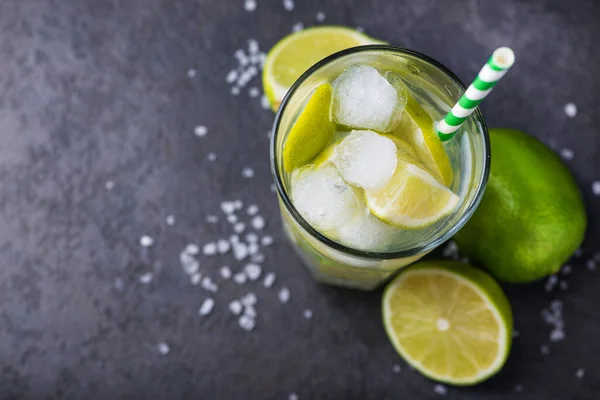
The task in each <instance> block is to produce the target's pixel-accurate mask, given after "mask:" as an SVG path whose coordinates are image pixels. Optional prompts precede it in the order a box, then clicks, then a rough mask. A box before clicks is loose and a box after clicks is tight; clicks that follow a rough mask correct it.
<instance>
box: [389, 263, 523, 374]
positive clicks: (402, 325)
mask: <svg viewBox="0 0 600 400" xmlns="http://www.w3.org/2000/svg"><path fill="white" fill-rule="evenodd" d="M382 309H383V323H384V325H385V329H386V331H387V334H388V337H389V338H390V340H391V342H392V344H393V345H394V347H395V348H396V351H397V352H398V353H399V354H400V355H401V356H402V357H403V358H404V359H405V360H406V361H407V362H408V363H409V364H410V365H411V366H413V367H414V368H415V369H417V370H418V371H420V372H421V373H422V374H424V375H426V376H427V377H429V378H431V379H434V380H437V381H441V382H446V383H449V384H453V385H472V384H475V383H478V382H481V381H483V380H485V379H487V378H489V377H490V376H492V375H494V374H495V373H496V372H498V371H499V370H500V368H502V366H503V365H504V363H505V361H506V358H507V356H508V353H509V350H510V346H511V341H512V324H513V322H512V312H511V309H510V304H509V302H508V300H507V299H506V296H505V295H504V293H503V292H502V289H501V288H500V286H498V284H497V283H496V282H495V281H494V280H492V278H490V276H489V275H487V274H486V273H485V272H483V271H481V270H479V269H476V268H474V267H471V266H469V265H466V264H461V263H459V262H456V261H426V262H420V263H418V264H416V265H415V266H414V267H410V268H407V269H406V270H405V271H403V272H401V273H400V275H398V277H397V278H396V279H394V280H393V281H392V282H391V283H390V284H389V285H388V287H387V288H386V290H385V292H384V294H383V301H382Z"/></svg>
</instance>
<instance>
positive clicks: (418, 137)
mask: <svg viewBox="0 0 600 400" xmlns="http://www.w3.org/2000/svg"><path fill="white" fill-rule="evenodd" d="M407 97H408V98H407V102H406V108H405V109H404V112H403V113H402V118H401V120H400V123H399V125H398V126H397V127H396V129H395V130H394V132H395V134H396V135H398V136H400V137H402V138H404V139H406V140H407V141H408V142H409V143H410V144H411V145H412V146H413V147H414V149H415V151H416V152H417V154H418V156H419V158H420V159H421V162H420V163H419V164H421V165H422V166H423V168H424V169H425V170H427V171H430V172H431V173H433V175H434V176H435V177H436V178H437V179H438V180H439V181H440V182H442V183H443V184H444V185H446V186H450V185H451V184H452V179H453V172H452V165H451V164H450V159H449V158H448V154H446V150H445V149H444V145H443V144H442V141H441V140H440V138H439V137H438V135H437V134H436V132H435V130H434V129H433V121H432V120H431V117H430V116H429V114H427V112H426V111H425V110H424V109H423V107H421V105H420V104H419V103H418V102H417V101H416V100H415V99H413V98H412V97H411V96H410V95H408V94H407Z"/></svg>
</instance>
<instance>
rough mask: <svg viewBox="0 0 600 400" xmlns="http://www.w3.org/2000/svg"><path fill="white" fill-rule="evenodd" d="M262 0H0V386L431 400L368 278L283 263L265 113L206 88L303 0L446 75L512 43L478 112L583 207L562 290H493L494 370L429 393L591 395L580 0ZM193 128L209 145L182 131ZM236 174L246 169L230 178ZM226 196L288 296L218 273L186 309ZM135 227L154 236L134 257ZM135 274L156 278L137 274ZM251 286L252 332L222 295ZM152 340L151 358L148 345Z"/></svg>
mask: <svg viewBox="0 0 600 400" xmlns="http://www.w3.org/2000/svg"><path fill="white" fill-rule="evenodd" d="M257 1H258V9H257V10H256V11H255V12H253V13H248V12H246V11H244V9H243V1H242V0H235V1H233V0H231V1H220V2H218V1H211V0H200V1H193V0H187V1H172V0H163V1H160V0H123V1H117V0H115V1H107V0H106V1H98V0H77V1H60V0H56V1H45V0H3V1H2V2H0V220H1V223H0V249H1V251H0V266H1V268H0V371H1V379H0V398H2V399H13V398H14V399H17V398H18V399H45V398H57V399H58V398H60V399H80V398H89V399H92V398H93V399H96V398H97V399H125V398H127V399H136V398H140V399H142V398H143V399H179V398H194V399H287V398H288V396H289V394H290V393H297V394H298V395H299V397H300V399H377V400H383V399H413V398H419V399H427V398H432V399H434V398H438V397H439V395H437V394H435V393H434V391H433V387H434V383H433V382H431V381H428V380H427V379H425V378H423V377H421V376H420V375H418V374H417V373H416V372H413V371H410V370H409V369H408V368H407V367H406V365H405V364H404V362H402V361H401V360H400V359H399V358H398V357H397V356H396V355H395V353H394V351H393V349H392V347H391V346H390V344H389V343H388V341H387V339H386V337H385V333H384V331H383V329H382V326H381V322H380V317H379V299H380V293H379V292H375V293H367V294H364V293H355V292H350V291H344V290H339V289H333V288H327V287H320V286H318V285H317V284H315V283H314V282H313V281H312V280H311V279H310V278H309V277H308V276H307V274H306V273H305V271H304V270H303V269H302V268H301V267H300V263H299V260H298V259H297V258H296V257H295V256H294V255H293V254H292V252H291V250H290V247H289V246H288V245H287V244H286V243H284V241H283V238H282V233H281V228H280V224H279V221H278V216H277V210H276V200H275V196H274V193H272V192H271V190H270V184H271V177H270V174H269V165H268V148H267V143H268V142H267V136H266V132H267V131H268V130H269V128H270V124H271V121H272V118H273V115H272V114H271V113H270V112H268V111H265V110H263V109H262V108H261V107H260V102H259V101H258V99H250V98H249V97H248V95H247V93H246V92H245V91H244V92H243V93H242V94H241V95H240V96H237V97H236V96H232V95H231V94H230V93H229V89H230V87H229V85H228V84H227V83H226V82H225V75H226V73H227V71H229V70H230V69H231V68H232V67H234V66H236V65H237V62H236V61H235V59H234V57H233V53H234V51H235V50H236V49H238V48H240V47H246V40H247V39H248V38H250V37H252V38H255V39H257V40H258V41H259V42H260V45H261V48H262V49H263V50H266V49H268V48H269V47H270V46H272V45H273V44H274V43H275V42H276V41H277V40H278V39H279V38H281V37H282V36H283V35H285V34H287V33H288V32H290V30H291V27H292V26H293V25H294V24H295V23H297V22H302V23H304V24H305V25H307V26H308V25H313V24H315V14H316V12H317V11H319V10H321V11H324V12H325V13H326V16H327V19H326V22H327V23H332V24H345V25H349V26H362V27H364V28H365V30H366V31H367V32H368V33H370V34H372V35H373V36H376V37H379V38H381V39H384V40H388V41H390V42H392V43H394V44H398V45H401V46H406V47H409V48H413V49H416V50H419V51H422V52H424V53H427V54H429V55H431V56H433V57H434V58H436V59H438V60H440V61H441V62H443V63H445V64H446V65H448V66H449V67H450V68H451V69H452V70H454V71H455V72H456V73H457V74H458V75H459V76H460V77H462V78H463V79H464V80H469V79H470V78H472V77H473V76H474V74H475V73H476V72H477V71H478V69H479V66H480V64H481V63H482V61H483V60H485V59H486V57H487V56H488V54H489V53H490V51H491V50H492V49H493V48H494V47H496V46H499V45H504V44H507V45H510V46H512V47H513V48H514V49H515V52H516V54H517V59H518V61H517V64H516V65H515V67H514V70H513V71H512V72H511V73H510V74H509V75H508V76H507V77H506V79H505V81H504V82H503V83H502V84H501V85H500V86H499V87H498V88H497V89H496V91H495V92H494V94H493V95H492V96H491V98H490V99H489V101H487V102H486V104H485V107H484V111H485V113H486V116H487V119H488V121H489V124H490V125H492V126H510V127H514V128H521V129H524V130H527V131H529V132H531V133H533V134H534V135H536V136H538V137H539V138H541V139H542V140H544V141H545V142H546V143H548V144H549V145H551V146H553V147H554V148H556V149H557V150H559V149H561V148H569V149H572V150H573V151H574V152H575V158H574V159H573V160H571V161H568V162H567V163H568V165H569V167H570V168H571V169H572V171H573V173H574V174H575V175H576V177H577V180H578V182H579V183H580V185H581V189H582V191H583V193H584V195H585V198H586V202H587V205H588V209H589V217H590V219H589V232H588V238H587V241H586V244H585V246H584V250H583V255H582V256H581V257H580V258H578V259H577V260H575V261H574V262H573V263H572V264H573V269H574V271H573V273H572V274H571V275H569V276H567V277H565V279H566V281H567V282H568V290H566V291H560V290H558V289H557V290H555V291H553V292H551V293H547V292H546V291H545V290H544V285H543V283H540V284H534V285H529V286H521V287H506V290H507V293H508V295H509V297H510V300H511V302H512V304H513V306H514V310H515V320H516V328H517V329H518V330H519V331H520V336H519V337H518V338H516V339H515V343H514V348H513V351H512V353H511V356H510V358H509V361H508V364H507V366H506V367H505V368H504V369H503V370H502V372H501V373H500V374H499V375H498V376H497V377H495V378H493V379H492V380H490V381H488V382H486V383H485V384H482V385H479V386H477V387H474V388H466V389H457V388H449V389H448V394H447V396H446V397H447V398H452V399H500V398H503V399H504V398H513V397H514V398H524V399H567V398H568V399H597V398H600V369H599V367H598V355H599V354H600V340H599V332H600V316H599V313H598V304H599V303H600V290H598V287H599V284H600V283H599V282H598V278H599V276H598V274H599V273H600V272H598V271H597V272H592V271H589V270H588V269H587V268H585V262H586V261H587V260H588V259H589V258H590V257H592V255H593V253H594V252H598V251H600V248H599V246H598V243H599V241H600V227H599V224H598V219H599V216H600V197H594V196H593V195H592V191H591V184H592V181H593V180H594V179H600V163H599V162H598V156H599V155H600V154H599V153H600V135H598V128H597V127H598V126H600V115H599V112H598V109H599V108H600V98H599V96H598V93H600V86H599V84H598V82H599V80H598V79H597V77H596V75H597V70H598V65H600V52H599V50H598V43H600V28H599V27H598V22H597V21H598V17H599V16H600V7H599V5H598V3H597V2H594V1H591V0H590V1H562V0H557V1H527V2H526V1H518V0H512V1H503V2H487V1H486V2H484V1H455V2H452V3H451V5H450V2H439V1H433V0H432V1H410V2H408V1H404V2H401V1H391V0H371V1H362V0H353V1H343V0H336V1H334V0H330V1H319V2H313V1H299V0H298V1H297V3H299V4H297V6H296V8H295V9H294V11H292V12H287V11H285V10H284V7H283V6H282V3H281V1H279V0H272V1H267V0H257ZM300 3H301V4H300ZM189 68H196V69H197V71H198V74H197V76H196V77H195V78H193V79H189V78H188V77H187V76H186V72H187V70H188V69H189ZM252 85H257V86H259V85H260V82H259V80H258V79H256V80H255V81H253V83H252ZM569 101H573V102H575V103H576V104H577V106H578V108H579V114H578V115H577V117H575V118H573V119H569V118H567V117H566V116H565V113H564V111H563V106H564V104H565V103H567V102H569ZM197 124H204V125H206V126H207V127H208V129H209V134H208V135H207V136H206V137H204V138H197V137H195V136H194V135H193V128H194V126H195V125H197ZM209 152H214V153H216V154H217V156H218V159H217V160H216V161H215V162H209V161H208V160H207V154H208V153H209ZM244 167H251V168H253V169H254V171H255V173H256V174H255V177H254V178H252V179H243V178H242V176H241V171H242V169H243V168H244ZM109 180H111V181H113V182H114V184H115V186H114V188H113V189H112V190H107V189H105V182H107V181H109ZM238 198H239V199H242V200H244V201H245V202H246V203H247V204H250V203H256V204H258V205H260V207H261V214H262V215H264V216H265V217H266V219H267V221H268V226H267V229H266V231H268V232H269V233H271V234H272V235H273V236H274V237H275V238H276V243H275V245H274V246H272V247H270V248H269V249H267V250H266V251H265V253H266V255H267V261H266V262H265V265H264V268H265V269H266V270H271V271H275V272H276V273H277V274H278V280H277V283H276V285H275V286H276V289H278V288H280V287H282V286H284V285H285V286H288V287H289V288H290V290H291V293H292V299H291V301H290V303H289V304H286V305H281V304H280V303H279V301H278V300H277V296H276V289H271V290H266V289H264V288H262V286H261V285H259V284H253V285H246V286H237V285H235V284H233V283H231V282H229V283H223V284H222V285H221V289H220V290H219V292H218V293H217V294H215V295H214V297H215V299H216V300H217V305H216V308H215V310H214V311H213V313H212V314H211V315H210V316H209V317H206V318H200V317H199V316H198V314H197V310H198V307H199V305H200V304H201V302H202V300H203V299H204V297H205V296H206V295H207V294H206V292H204V291H202V289H200V288H199V287H197V286H193V285H191V284H190V282H189V279H188V278H187V277H186V275H185V274H184V273H183V271H182V269H181V268H180V266H179V261H178V254H179V251H180V250H181V249H182V248H183V246H185V244H186V243H188V242H194V243H200V244H202V243H205V242H207V241H210V240H214V239H216V238H219V237H221V236H223V235H228V234H230V232H231V228H230V227H229V225H228V224H227V223H226V222H224V221H221V222H219V223H218V224H216V225H210V224H207V223H206V222H205V221H204V219H205V216H206V215H207V214H220V213H219V210H218V209H219V204H220V201H221V200H223V199H238ZM170 213H173V214H174V215H175V216H176V218H177V222H176V224H175V226H173V227H169V226H167V225H166V224H165V222H164V219H165V216H166V215H168V214H170ZM143 234H149V235H151V236H152V237H154V238H155V242H156V243H155V246H154V247H153V248H151V249H149V250H148V251H143V250H142V249H141V248H140V246H139V238H140V236H141V235H143ZM201 262H202V266H201V269H202V270H203V271H205V272H209V273H210V274H212V275H213V276H215V279H216V273H215V272H214V271H215V270H216V268H217V267H218V266H220V265H222V264H223V263H230V265H231V266H232V267H233V266H235V267H237V264H235V263H233V262H232V260H231V258H216V257H215V258H206V259H204V258H203V259H202V260H201ZM211 270H212V271H213V272H211ZM148 271H154V280H153V281H152V282H151V283H150V284H148V285H143V284H141V283H139V281H138V279H139V276H140V275H141V274H143V273H145V272H148ZM120 283H122V284H123V285H122V286H123V287H121V285H120ZM248 290H254V291H255V292H256V293H257V295H258V297H259V306H258V310H259V317H258V326H257V328H256V329H255V331H254V332H251V333H246V332H243V331H242V330H241V329H240V328H239V327H238V326H237V323H236V320H235V318H233V317H232V315H231V314H230V313H229V312H228V311H227V309H226V307H227V303H228V301H229V300H231V299H232V298H234V297H235V296H239V295H241V294H243V293H245V292H246V291H248ZM553 299H563V300H564V302H565V303H564V309H565V311H564V313H565V323H566V328H565V329H566V332H567V338H566V340H565V341H562V342H559V343H557V344H549V340H548V334H549V332H550V327H549V326H547V325H545V324H544V323H543V321H542V319H541V317H540V311H541V310H542V309H543V308H545V307H548V305H549V303H550V301H551V300H553ZM305 309H311V310H313V312H314V317H313V319H312V320H310V321H308V320H306V319H304V318H303V317H302V312H303V310H305ZM161 341H164V342H166V343H168V344H169V345H170V349H171V351H170V353H169V354H168V355H160V354H159V352H158V351H157V348H156V346H157V343H159V342H161ZM545 344H547V345H549V350H550V351H549V354H547V355H543V354H542V353H541V351H540V346H541V345H545ZM396 363H397V364H399V365H401V366H402V372H400V373H399V374H396V373H394V372H393V371H392V367H393V365H394V364H396ZM578 368H584V369H585V377H584V378H583V379H577V378H576V377H575V371H576V370H577V369H578ZM515 385H522V386H523V391H522V393H515V391H514V387H515Z"/></svg>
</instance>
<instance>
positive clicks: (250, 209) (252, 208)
mask: <svg viewBox="0 0 600 400" xmlns="http://www.w3.org/2000/svg"><path fill="white" fill-rule="evenodd" d="M257 212H258V206H257V205H256V204H251V205H249V206H248V208H246V214H248V215H250V216H252V215H256V213H257Z"/></svg>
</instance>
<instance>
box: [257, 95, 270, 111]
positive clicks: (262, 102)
mask: <svg viewBox="0 0 600 400" xmlns="http://www.w3.org/2000/svg"><path fill="white" fill-rule="evenodd" d="M260 106H261V107H262V108H263V109H265V110H269V109H271V104H270V103H269V99H268V98H267V96H261V97H260Z"/></svg>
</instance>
